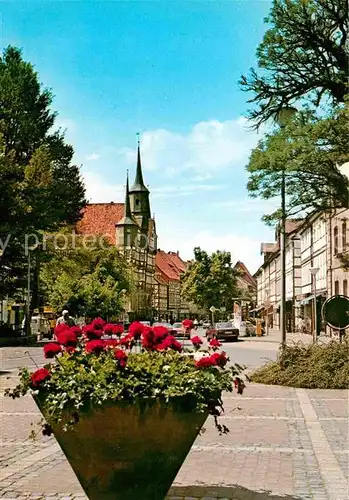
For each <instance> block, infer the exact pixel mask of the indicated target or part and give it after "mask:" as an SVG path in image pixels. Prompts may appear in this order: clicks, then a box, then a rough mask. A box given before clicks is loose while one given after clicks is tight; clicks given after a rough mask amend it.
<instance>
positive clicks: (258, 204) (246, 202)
mask: <svg viewBox="0 0 349 500" xmlns="http://www.w3.org/2000/svg"><path fill="white" fill-rule="evenodd" d="M214 205H215V206H216V207H223V208H227V209H231V211H232V212H245V213H247V212H256V213H263V214H264V213H269V212H274V211H275V210H277V209H278V208H280V200H278V199H271V200H260V199H258V198H240V199H236V198H235V199H232V200H226V201H218V202H216V203H215V204H214Z"/></svg>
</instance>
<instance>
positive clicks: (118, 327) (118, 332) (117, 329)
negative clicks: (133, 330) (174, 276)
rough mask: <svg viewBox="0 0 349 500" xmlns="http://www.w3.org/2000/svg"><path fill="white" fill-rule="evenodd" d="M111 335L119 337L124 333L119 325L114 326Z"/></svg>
mask: <svg viewBox="0 0 349 500" xmlns="http://www.w3.org/2000/svg"><path fill="white" fill-rule="evenodd" d="M113 333H114V335H118V336H119V337H120V336H121V334H122V333H124V326H123V325H121V324H120V323H118V324H117V325H114V329H113Z"/></svg>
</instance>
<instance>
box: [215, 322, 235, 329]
mask: <svg viewBox="0 0 349 500" xmlns="http://www.w3.org/2000/svg"><path fill="white" fill-rule="evenodd" d="M216 328H231V323H217V324H216Z"/></svg>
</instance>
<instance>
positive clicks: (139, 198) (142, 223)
mask: <svg viewBox="0 0 349 500" xmlns="http://www.w3.org/2000/svg"><path fill="white" fill-rule="evenodd" d="M130 204H131V214H132V216H133V217H134V218H135V219H136V221H137V223H138V225H139V227H140V228H141V230H142V231H144V232H145V233H146V234H147V232H148V227H149V219H150V218H151V214H150V203H149V190H148V189H147V187H146V186H145V185H144V181H143V174H142V164H141V153H140V147H139V142H138V151H137V171H136V178H135V181H134V184H133V186H132V187H131V189H130Z"/></svg>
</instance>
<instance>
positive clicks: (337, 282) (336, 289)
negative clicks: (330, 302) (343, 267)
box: [334, 281, 339, 295]
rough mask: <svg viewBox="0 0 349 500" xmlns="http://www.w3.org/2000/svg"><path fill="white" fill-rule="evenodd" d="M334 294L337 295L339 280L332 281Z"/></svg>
mask: <svg viewBox="0 0 349 500" xmlns="http://www.w3.org/2000/svg"><path fill="white" fill-rule="evenodd" d="M334 294H335V295H339V281H335V282H334Z"/></svg>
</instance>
